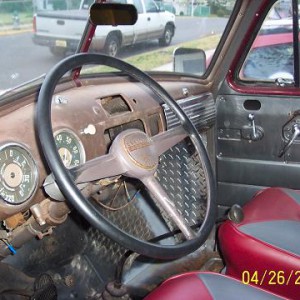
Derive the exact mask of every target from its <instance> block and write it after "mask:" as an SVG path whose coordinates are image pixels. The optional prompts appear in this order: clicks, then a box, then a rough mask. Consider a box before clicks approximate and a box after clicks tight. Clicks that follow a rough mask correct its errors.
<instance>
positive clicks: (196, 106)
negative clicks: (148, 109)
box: [162, 93, 216, 131]
mask: <svg viewBox="0 0 300 300" xmlns="http://www.w3.org/2000/svg"><path fill="white" fill-rule="evenodd" d="M177 103H178V104H179V106H180V107H181V108H182V110H183V111H184V112H185V113H186V115H187V116H188V117H189V119H190V120H191V121H192V123H193V124H194V125H195V127H196V128H197V129H198V130H199V131H203V130H205V129H208V128H210V127H211V126H212V125H213V124H214V123H215V120H216V105H215V101H214V98H213V95H212V94H210V93H206V94H202V95H199V96H192V97H189V98H185V99H180V100H178V101H177ZM162 106H163V109H164V112H165V116H166V122H167V128H168V129H170V128H173V127H175V126H178V125H179V124H180V121H179V119H178V117H177V116H176V115H175V114H174V112H173V111H172V110H171V109H170V108H169V106H168V105H167V104H163V105H162Z"/></svg>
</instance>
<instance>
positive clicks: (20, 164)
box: [0, 144, 38, 204]
mask: <svg viewBox="0 0 300 300" xmlns="http://www.w3.org/2000/svg"><path fill="white" fill-rule="evenodd" d="M37 177H38V172H37V167H36V164H35V162H34V160H33V158H32V157H31V155H30V153H29V152H28V151H27V150H26V149H25V148H24V147H23V146H21V145H18V144H7V145H4V146H2V147H0V179H1V180H0V196H1V198H2V199H3V200H4V201H5V202H7V203H10V204H21V203H23V202H24V201H26V200H28V199H29V198H30V197H31V196H32V194H33V193H34V191H35V189H36V186H37Z"/></svg>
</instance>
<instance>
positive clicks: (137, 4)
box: [133, 0, 143, 14]
mask: <svg viewBox="0 0 300 300" xmlns="http://www.w3.org/2000/svg"><path fill="white" fill-rule="evenodd" d="M133 4H134V6H135V7H136V10H137V12H138V13H139V14H141V13H143V6H142V2H141V0H134V1H133Z"/></svg>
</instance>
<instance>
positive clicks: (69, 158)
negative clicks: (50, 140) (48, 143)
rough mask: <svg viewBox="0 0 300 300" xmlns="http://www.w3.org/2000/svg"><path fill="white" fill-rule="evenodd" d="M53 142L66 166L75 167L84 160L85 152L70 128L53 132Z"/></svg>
mask: <svg viewBox="0 0 300 300" xmlns="http://www.w3.org/2000/svg"><path fill="white" fill-rule="evenodd" d="M54 139H55V144H56V147H57V150H58V153H59V155H60V158H61V160H62V162H63V164H64V165H65V167H66V168H70V167H76V166H78V165H80V164H82V163H84V162H85V152H84V148H83V145H82V143H81V141H80V140H79V138H78V137H77V136H76V135H75V134H74V133H73V132H72V131H70V130H68V129H62V130H59V131H57V132H55V133H54Z"/></svg>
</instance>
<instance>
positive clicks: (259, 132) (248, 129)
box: [242, 114, 264, 141]
mask: <svg viewBox="0 0 300 300" xmlns="http://www.w3.org/2000/svg"><path fill="white" fill-rule="evenodd" d="M254 117H255V116H254V114H249V115H248V117H247V119H248V121H250V124H249V125H245V126H243V128H242V138H243V139H246V140H251V141H259V140H261V139H262V138H263V136H264V130H263V129H262V128H261V127H260V126H257V125H255V121H254Z"/></svg>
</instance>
